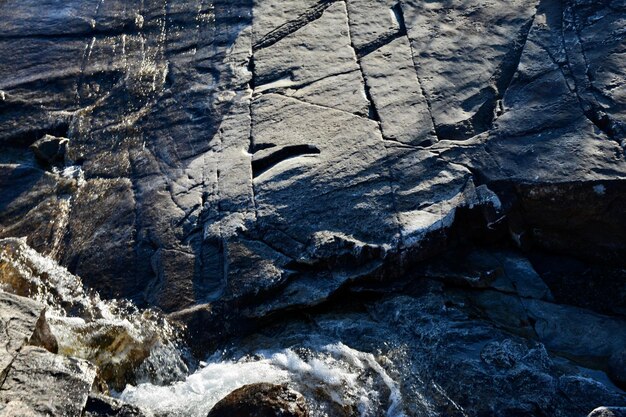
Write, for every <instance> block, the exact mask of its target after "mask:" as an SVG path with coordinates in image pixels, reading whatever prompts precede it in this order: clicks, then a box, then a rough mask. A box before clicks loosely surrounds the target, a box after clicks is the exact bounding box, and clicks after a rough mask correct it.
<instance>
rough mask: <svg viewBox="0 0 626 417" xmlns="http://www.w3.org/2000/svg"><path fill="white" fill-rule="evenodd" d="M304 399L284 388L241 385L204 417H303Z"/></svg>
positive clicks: (265, 384)
mask: <svg viewBox="0 0 626 417" xmlns="http://www.w3.org/2000/svg"><path fill="white" fill-rule="evenodd" d="M308 415H309V413H308V411H307V409H306V405H305V402H304V398H303V397H302V395H301V394H299V393H298V392H296V391H293V390H291V389H289V388H288V387H287V385H274V384H268V383H259V384H250V385H245V386H243V387H241V388H239V389H236V390H235V391H233V392H231V393H230V394H228V395H227V396H226V397H224V398H223V399H222V400H220V401H219V402H218V403H217V404H215V406H214V407H213V409H212V410H211V411H210V412H209V415H208V417H307V416H308Z"/></svg>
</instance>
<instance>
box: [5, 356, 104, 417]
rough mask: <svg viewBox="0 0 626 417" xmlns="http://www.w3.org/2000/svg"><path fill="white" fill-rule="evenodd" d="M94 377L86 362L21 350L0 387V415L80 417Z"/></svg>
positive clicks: (93, 368)
mask: <svg viewBox="0 0 626 417" xmlns="http://www.w3.org/2000/svg"><path fill="white" fill-rule="evenodd" d="M95 377H96V369H95V367H94V366H93V365H91V364H89V363H88V362H86V361H81V360H77V359H73V358H69V357H65V356H60V355H55V354H53V353H51V352H48V351H47V350H45V349H42V348H37V347H30V346H28V347H24V348H23V349H21V350H20V352H19V353H18V354H17V356H16V357H15V359H14V360H13V363H12V364H11V369H10V370H9V372H8V373H7V375H6V377H5V379H4V381H3V383H2V386H1V387H0V408H1V409H0V413H2V415H4V416H17V415H24V416H30V415H33V416H44V415H52V416H63V415H67V416H79V415H81V413H82V410H83V408H84V406H85V403H86V402H87V396H88V395H89V392H90V391H91V387H92V385H93V382H94V379H95Z"/></svg>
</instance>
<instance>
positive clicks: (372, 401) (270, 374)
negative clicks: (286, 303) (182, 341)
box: [120, 343, 405, 417]
mask: <svg viewBox="0 0 626 417" xmlns="http://www.w3.org/2000/svg"><path fill="white" fill-rule="evenodd" d="M204 365H205V366H204V367H203V368H202V369H199V370H198V371H197V372H195V373H194V374H192V375H190V376H189V377H187V379H186V380H185V381H180V382H176V383H174V384H171V385H169V386H157V385H154V384H149V383H146V384H140V385H138V386H130V385H129V386H127V387H126V389H125V390H124V391H123V392H122V393H121V394H120V398H121V399H122V400H124V401H126V402H129V403H132V404H135V405H137V406H139V407H141V408H143V409H146V410H149V411H151V412H153V413H154V414H155V415H156V416H168V417H183V416H184V417H205V416H206V415H207V413H208V412H209V411H210V410H211V408H212V407H213V406H214V405H215V404H216V403H217V402H218V401H219V400H220V399H222V398H223V397H225V396H226V395H227V394H228V393H230V392H232V391H233V390H235V389H237V388H239V387H241V386H243V385H247V384H252V383H258V382H269V383H275V384H280V383H287V384H288V385H289V386H290V387H291V388H293V389H295V390H297V391H299V392H301V393H302V394H303V395H304V396H305V398H306V399H307V402H308V405H309V409H310V411H311V415H312V416H313V417H322V416H328V415H332V411H331V410H332V408H333V407H339V408H340V409H344V410H345V409H346V408H349V409H352V410H354V411H356V412H358V414H359V415H360V416H362V417H370V416H379V415H386V416H387V417H404V416H405V414H404V411H403V409H402V407H403V405H402V394H401V393H400V390H399V388H398V386H397V384H396V382H395V381H394V380H393V379H392V378H391V377H390V376H389V374H388V373H387V371H386V370H385V369H384V368H383V367H382V366H381V365H380V363H379V362H378V361H377V360H376V358H375V357H374V355H372V354H370V353H365V352H360V351H358V350H355V349H352V348H350V347H348V346H346V345H344V344H342V343H337V344H332V345H326V346H323V347H322V348H321V349H320V350H319V351H311V350H306V351H305V352H304V353H303V352H302V351H301V350H299V351H298V352H296V351H294V350H291V349H284V350H281V351H278V352H273V353H271V352H260V353H258V354H256V355H254V356H252V357H251V356H247V357H244V358H242V359H239V360H226V361H224V360H220V359H218V358H214V359H213V360H210V361H209V363H207V364H204ZM381 388H382V389H381ZM381 391H385V392H386V393H387V392H388V397H387V398H381Z"/></svg>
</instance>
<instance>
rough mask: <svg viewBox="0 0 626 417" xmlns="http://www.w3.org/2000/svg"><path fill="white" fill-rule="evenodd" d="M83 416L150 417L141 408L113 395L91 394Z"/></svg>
mask: <svg viewBox="0 0 626 417" xmlns="http://www.w3.org/2000/svg"><path fill="white" fill-rule="evenodd" d="M82 416H83V417H148V415H147V414H144V412H143V411H142V410H140V409H139V408H137V407H135V406H132V405H129V404H125V403H123V402H121V401H118V400H116V399H114V398H111V397H106V396H103V395H97V394H91V395H89V398H87V404H85V409H84V410H83V414H82Z"/></svg>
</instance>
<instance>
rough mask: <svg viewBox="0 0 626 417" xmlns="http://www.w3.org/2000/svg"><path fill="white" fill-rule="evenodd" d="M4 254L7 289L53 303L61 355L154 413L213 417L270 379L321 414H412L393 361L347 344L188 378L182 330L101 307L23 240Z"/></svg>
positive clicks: (237, 361) (150, 316)
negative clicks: (244, 389) (85, 363)
mask: <svg viewBox="0 0 626 417" xmlns="http://www.w3.org/2000/svg"><path fill="white" fill-rule="evenodd" d="M0 249H2V250H0V261H1V262H2V268H3V269H2V272H3V273H2V274H1V275H0V278H2V279H0V289H2V290H6V291H10V292H14V293H18V294H20V295H24V296H28V297H30V298H33V299H35V300H38V301H40V302H42V303H44V304H46V305H47V306H48V309H47V313H46V318H47V321H48V323H49V325H50V328H51V331H52V333H53V334H54V336H55V337H56V339H57V342H58V344H59V353H61V354H65V355H68V356H75V357H80V358H84V359H87V360H90V361H92V362H94V363H95V364H97V365H98V366H99V370H100V374H101V376H103V377H104V379H105V380H106V381H107V382H108V383H109V386H110V388H112V393H113V395H115V396H118V397H119V398H120V399H122V400H124V401H127V402H129V403H132V404H135V405H137V406H139V407H141V408H143V409H145V410H147V411H150V412H152V413H153V414H154V415H155V416H158V417H183V416H184V417H205V416H206V415H207V413H208V412H209V411H210V409H211V408H212V407H213V406H214V405H215V404H216V403H217V402H218V401H219V400H220V399H222V398H223V397H225V396H226V395H227V394H229V393H230V392H232V391H233V390H235V389H237V388H239V387H241V386H243V385H246V384H251V383H257V382H269V383H276V384H279V383H280V384H282V383H285V384H288V385H289V386H290V387H291V388H293V389H295V390H296V391H299V392H300V393H302V394H303V395H304V397H305V398H306V400H307V403H308V407H309V410H310V411H311V415H312V416H313V417H321V416H329V415H332V416H334V415H360V416H363V417H370V416H372V417H373V416H382V415H386V416H388V417H404V412H403V409H402V407H403V402H402V395H401V393H400V389H399V387H398V384H397V383H396V382H395V381H394V379H393V378H392V376H391V375H390V373H389V372H388V370H387V369H386V367H389V366H390V364H391V361H390V360H389V358H387V357H385V356H382V355H380V356H378V357H375V356H374V355H372V354H371V353H365V352H361V351H358V350H355V349H352V348H350V347H349V346H346V345H345V344H343V343H334V344H325V345H319V346H315V347H307V348H302V347H301V348H291V349H282V350H273V351H259V352H255V353H254V354H251V355H246V356H243V357H242V356H238V357H236V356H230V357H229V356H226V355H225V354H224V353H222V354H215V355H213V356H212V357H211V358H210V359H208V360H207V362H200V366H199V367H198V369H197V370H196V371H195V372H193V373H191V374H189V370H188V368H187V366H186V364H185V361H184V360H183V358H184V356H185V349H184V346H183V345H182V344H181V343H179V341H178V340H179V338H178V331H177V328H176V326H173V325H172V324H170V323H169V322H168V321H167V319H165V317H163V316H162V315H160V314H159V313H157V312H155V311H152V310H150V309H147V310H140V309H138V308H136V307H135V306H133V305H132V303H130V302H128V301H125V300H102V299H101V298H100V296H99V295H98V294H97V293H95V292H92V291H88V290H86V289H85V288H84V287H83V285H82V282H81V280H80V278H79V277H77V276H75V275H73V274H71V273H69V272H68V271H67V270H66V269H65V268H63V267H61V266H59V265H58V264H57V263H56V262H55V261H53V260H51V259H49V258H47V257H45V256H42V255H40V254H39V253H37V252H36V251H34V250H33V249H31V248H29V247H28V246H27V245H26V244H25V243H24V242H23V241H20V240H13V241H12V242H11V243H10V244H8V245H5V246H3V247H2V248H0ZM382 364H385V366H383V365H382ZM116 390H117V391H116Z"/></svg>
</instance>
